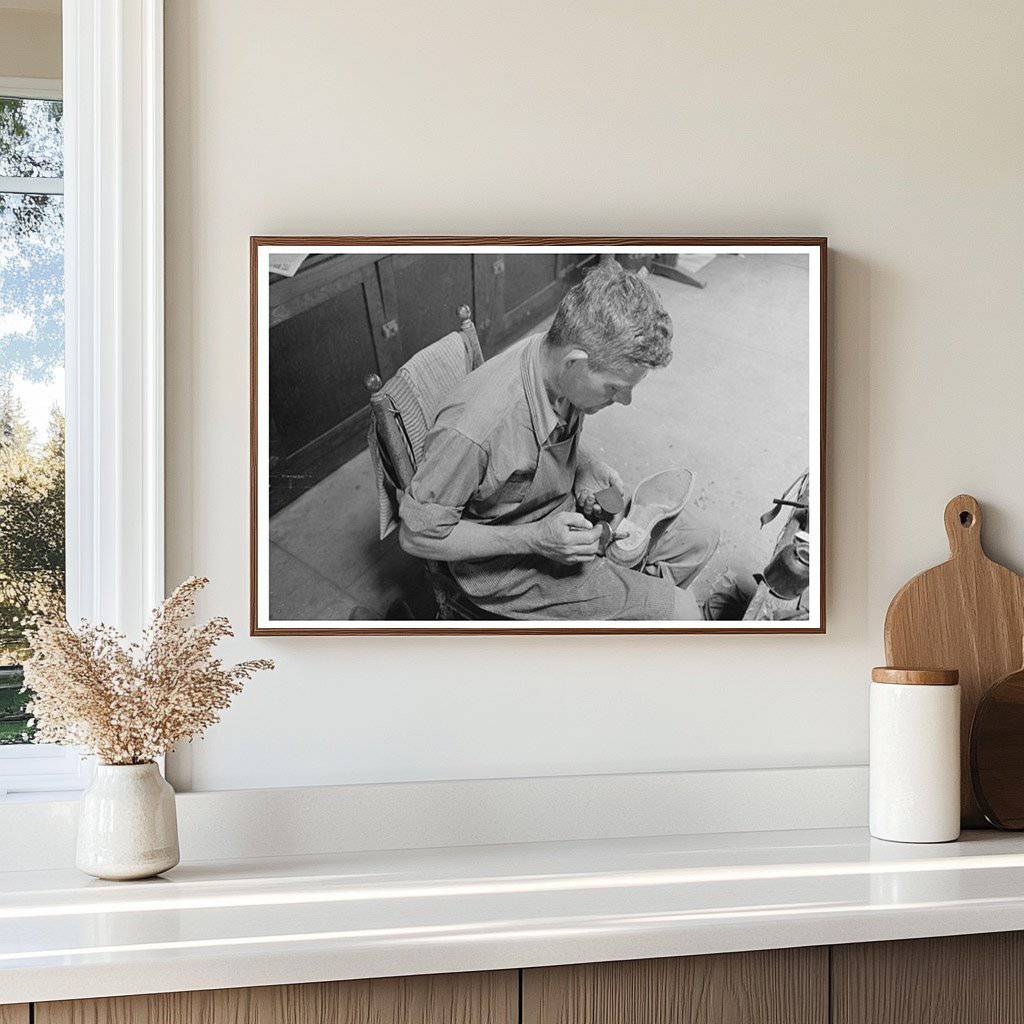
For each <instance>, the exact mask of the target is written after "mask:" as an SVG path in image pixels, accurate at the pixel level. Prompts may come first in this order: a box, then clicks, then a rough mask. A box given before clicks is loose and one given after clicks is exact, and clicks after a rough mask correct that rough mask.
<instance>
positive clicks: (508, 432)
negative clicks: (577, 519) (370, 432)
mask: <svg viewBox="0 0 1024 1024" xmlns="http://www.w3.org/2000/svg"><path fill="white" fill-rule="evenodd" d="M543 344H545V336H544V335H543V334H536V335H533V336H532V337H530V338H527V339H526V340H525V341H524V342H523V343H521V344H519V345H514V346H512V347H511V348H509V349H506V350H505V351H504V352H502V353H500V354H499V355H497V356H495V357H494V358H493V359H490V360H488V361H487V362H485V363H484V364H483V365H482V366H480V367H478V368H477V369H476V370H474V371H473V372H472V373H471V374H469V376H467V377H466V378H465V379H464V380H463V381H462V382H461V383H460V384H459V385H458V386H457V387H456V388H455V390H454V391H453V392H452V394H451V396H450V397H449V400H448V402H447V404H446V405H445V406H444V407H443V408H442V409H441V410H440V412H439V413H438V415H437V418H436V420H435V422H434V426H433V429H432V430H431V431H430V433H429V434H428V435H427V437H426V441H425V442H424V449H423V456H422V458H421V459H420V461H419V466H418V468H417V470H416V474H415V476H414V477H413V479H412V483H411V484H410V486H409V489H408V491H407V492H406V493H405V495H404V496H403V498H402V502H401V505H400V508H399V515H400V517H401V519H402V521H403V523H404V524H405V526H406V529H408V530H409V531H410V532H412V533H413V534H416V535H418V536H422V537H431V538H444V537H447V536H448V534H449V533H451V531H452V529H453V528H454V527H455V525H456V524H457V523H458V522H459V521H460V520H461V519H463V518H465V519H467V520H472V521H473V522H477V523H483V524H490V525H495V526H509V525H514V524H517V523H532V522H537V521H538V520H540V519H543V518H545V517H546V516H549V515H552V514H553V513H556V512H563V511H572V510H574V509H575V507H576V500H575V496H574V494H573V483H574V480H575V476H576V469H577V465H578V458H579V442H580V435H581V433H582V429H583V415H582V414H581V413H580V412H578V411H577V410H572V411H571V413H570V415H569V417H568V419H567V420H565V421H563V420H561V419H559V417H558V415H557V414H556V413H555V410H554V409H553V408H552V405H551V402H550V400H549V399H548V395H547V391H546V389H545V387H544V381H543V375H542V371H541V346H542V345H543ZM449 565H450V568H451V571H452V574H453V575H454V576H455V578H456V580H458V582H459V584H460V585H461V586H462V588H463V590H465V592H466V593H467V594H468V595H469V597H470V598H471V599H472V600H473V601H475V602H476V603H477V604H478V605H480V607H482V608H485V609H487V610H488V611H492V612H495V613H497V614H499V615H504V616H507V617H509V618H529V619H545V618H547V619H587V620H590V619H594V620H597V619H666V618H671V617H672V612H673V607H674V594H673V589H672V588H673V583H672V582H671V581H670V580H666V579H662V578H659V577H654V576H649V575H644V574H643V573H640V572H635V571H633V570H629V569H623V568H622V567H620V566H617V565H615V564H614V563H613V562H610V561H608V560H607V559H605V558H595V559H594V560H593V561H590V562H587V563H584V564H582V565H562V564H561V563H558V562H553V561H551V560H549V559H546V558H542V557H541V556H538V555H532V554H516V555H501V556H498V557H494V558H486V559H479V560H476V561H471V562H452V563H449Z"/></svg>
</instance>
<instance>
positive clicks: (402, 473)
mask: <svg viewBox="0 0 1024 1024" xmlns="http://www.w3.org/2000/svg"><path fill="white" fill-rule="evenodd" d="M473 340H475V338H474V339H473ZM477 351H479V347H478V346H477ZM474 355H475V354H474V352H473V346H472V343H471V340H470V339H469V338H468V337H467V336H466V335H465V334H464V333H463V332H461V331H453V332H452V333H451V334H447V335H445V336H444V337H443V338H441V339H440V340H439V341H435V342H434V343H433V344H432V345H428V346H427V347H426V348H425V349H421V350H420V351H419V352H417V353H416V354H415V355H413V356H412V357H411V358H410V359H409V360H407V361H406V362H405V363H404V364H403V365H402V366H401V367H399V369H398V370H397V371H396V372H395V375H394V376H393V377H391V379H390V380H388V381H387V382H386V383H385V384H384V385H383V386H382V387H381V388H380V389H379V390H378V391H377V392H376V393H375V394H374V395H373V396H372V397H371V399H370V406H371V411H372V414H373V419H374V423H375V426H376V428H377V432H378V437H379V438H380V440H381V442H382V443H383V446H384V447H385V449H386V450H387V454H388V456H389V461H390V462H391V464H392V466H393V467H394V469H395V472H396V476H397V477H398V479H396V481H395V483H396V484H397V485H398V486H399V487H400V488H402V489H403V490H404V489H405V488H407V487H408V486H409V483H410V482H411V480H412V473H415V471H416V466H417V465H419V461H420V459H421V458H422V457H423V442H424V441H425V440H426V436H427V433H428V432H429V431H430V428H431V427H432V426H433V425H434V420H435V419H436V418H437V414H438V412H439V411H440V410H441V407H442V406H443V405H444V403H445V400H446V399H447V397H448V395H449V394H451V392H452V390H453V389H454V388H455V386H456V385H457V384H458V383H459V381H461V380H462V379H463V378H464V377H465V376H466V375H467V374H469V373H470V372H471V371H472V370H473V369H475V365H474V363H475V362H476V360H475V358H474ZM477 365H478V364H477ZM396 428H397V429H396ZM396 445H400V446H401V448H403V449H404V452H396V451H395V447H396ZM402 455H405V456H406V457H405V458H403V457H402Z"/></svg>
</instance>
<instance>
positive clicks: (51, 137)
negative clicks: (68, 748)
mask: <svg viewBox="0 0 1024 1024" xmlns="http://www.w3.org/2000/svg"><path fill="white" fill-rule="evenodd" d="M63 165H64V156H63V105H62V102H61V100H60V88H59V84H57V83H47V82H28V83H26V82H8V83H5V82H3V81H2V80H0V797H2V796H4V795H5V793H6V792H8V791H10V792H15V791H23V790H26V789H29V790H30V789H35V788H39V787H40V786H44V787H45V788H48V789H53V788H58V789H62V788H68V787H69V786H71V787H73V786H74V785H76V783H77V780H78V775H79V772H78V769H77V767H75V766H74V765H72V763H71V758H72V757H73V755H70V754H69V753H67V752H65V751H61V750H59V749H57V748H54V747H49V746H32V747H31V748H29V749H26V746H27V745H28V744H31V741H32V722H31V719H30V717H29V715H28V713H27V712H26V710H25V703H26V701H27V700H28V699H29V696H30V695H29V694H26V693H24V692H23V688H22V682H23V680H22V671H21V668H20V662H21V661H22V659H23V658H24V657H25V656H26V655H27V654H28V653H29V651H30V648H31V635H30V633H29V632H28V631H27V630H26V619H27V617H28V616H29V615H30V614H31V612H32V610H33V608H34V607H38V604H39V602H40V601H41V600H47V599H51V600H52V599H57V600H63V595H64V563H65V556H64V535H65V528H64V195H63V192H64V181H63ZM77 760H78V759H77V758H74V761H75V762H77Z"/></svg>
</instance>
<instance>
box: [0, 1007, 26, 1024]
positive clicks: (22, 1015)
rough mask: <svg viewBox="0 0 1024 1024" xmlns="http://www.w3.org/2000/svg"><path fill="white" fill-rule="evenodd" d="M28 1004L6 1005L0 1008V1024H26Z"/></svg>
mask: <svg viewBox="0 0 1024 1024" xmlns="http://www.w3.org/2000/svg"><path fill="white" fill-rule="evenodd" d="M28 1022H29V1015H28V1003H8V1005H7V1006H0V1024H28Z"/></svg>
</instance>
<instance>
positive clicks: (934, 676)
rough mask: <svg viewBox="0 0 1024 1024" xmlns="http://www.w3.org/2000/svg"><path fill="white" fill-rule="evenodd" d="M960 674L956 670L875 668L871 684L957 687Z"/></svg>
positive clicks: (872, 671) (872, 672)
mask: <svg viewBox="0 0 1024 1024" xmlns="http://www.w3.org/2000/svg"><path fill="white" fill-rule="evenodd" d="M959 681H960V673H959V671H957V669H955V668H882V667H879V668H873V669H872V670H871V682H873V683H900V684H903V685H910V686H956V684H957V683H958V682H959Z"/></svg>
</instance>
